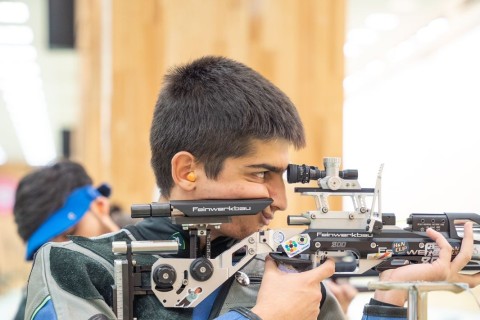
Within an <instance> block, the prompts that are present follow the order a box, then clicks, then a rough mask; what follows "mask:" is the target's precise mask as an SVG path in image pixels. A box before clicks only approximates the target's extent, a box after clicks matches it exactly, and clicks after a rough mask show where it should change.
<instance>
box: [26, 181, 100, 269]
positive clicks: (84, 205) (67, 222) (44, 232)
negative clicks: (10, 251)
mask: <svg viewBox="0 0 480 320" xmlns="http://www.w3.org/2000/svg"><path fill="white" fill-rule="evenodd" d="M99 196H101V194H100V192H99V191H98V190H97V189H95V188H94V187H92V186H85V187H81V188H77V189H75V190H73V192H72V193H71V194H70V195H69V196H68V198H67V200H66V201H65V205H64V206H63V207H61V208H60V209H58V210H57V211H55V212H54V213H53V214H52V215H51V216H50V217H49V218H48V219H47V220H45V222H44V223H43V224H42V225H41V226H40V227H39V228H38V229H37V230H36V231H35V232H34V233H33V234H32V235H31V236H30V238H29V239H28V241H27V256H26V259H27V260H32V259H33V255H34V254H35V252H36V251H37V250H38V248H40V247H41V246H42V245H43V244H45V243H46V242H48V241H49V240H50V239H52V238H55V237H56V236H58V235H60V234H62V233H64V232H65V231H67V230H68V229H70V228H71V227H73V226H74V225H76V224H77V223H78V222H80V220H81V219H82V218H83V216H84V215H85V213H86V212H87V211H88V209H89V208H90V204H91V203H92V201H93V200H95V199H96V198H98V197H99Z"/></svg>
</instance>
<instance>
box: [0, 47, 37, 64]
mask: <svg viewBox="0 0 480 320" xmlns="http://www.w3.org/2000/svg"><path fill="white" fill-rule="evenodd" d="M36 58H37V50H36V49H35V47H34V46H32V45H20V46H19V45H0V63H1V61H4V62H5V61H35V59H36Z"/></svg>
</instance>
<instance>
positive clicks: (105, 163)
mask: <svg viewBox="0 0 480 320" xmlns="http://www.w3.org/2000/svg"><path fill="white" fill-rule="evenodd" d="M479 23H480V6H479V1H478V0H422V1H415V0H385V1H376V0H302V1H295V0H205V1H194V0H188V1H187V0H175V1H173V0H170V1H169V0H164V1H162V0H144V1H142V2H141V3H139V2H138V1H114V0H101V1H98V0H77V1H74V0H0V92H1V97H0V132H1V134H0V294H5V295H4V296H6V297H8V294H9V293H10V292H11V291H12V290H18V288H20V287H21V286H22V285H23V284H24V283H25V281H26V279H27V277H28V272H29V270H30V265H29V264H27V263H25V262H24V261H23V256H24V246H23V243H22V242H21V240H20V238H19V237H18V236H17V235H16V227H15V224H14V222H13V216H12V214H11V206H12V199H13V195H14V190H15V186H16V183H17V181H18V179H19V178H20V177H21V176H23V175H24V174H25V173H27V172H29V171H30V170H32V169H34V168H36V167H37V166H40V165H44V164H47V163H48V162H50V161H52V160H54V159H58V158H61V157H69V158H71V159H73V160H77V161H79V162H81V163H83V164H84V165H85V166H86V168H87V170H88V172H89V173H90V175H91V176H92V177H93V179H94V181H95V183H97V184H98V183H101V182H103V181H107V182H109V183H111V184H112V186H113V194H112V200H113V202H114V203H116V204H118V205H120V206H122V208H123V209H124V211H125V212H126V213H127V214H128V212H129V206H130V204H132V203H139V202H150V201H154V200H156V199H157V198H158V194H157V192H156V188H155V185H154V178H153V175H152V173H151V169H150V163H149V159H150V151H149V147H148V131H149V127H150V121H151V115H152V111H153V107H154V103H155V100H156V96H157V94H158V92H159V90H160V88H161V84H162V76H163V74H164V73H165V71H166V70H168V68H170V67H172V66H174V65H176V64H178V63H184V62H188V61H190V60H192V59H195V58H197V57H199V56H202V55H207V54H215V55H224V56H228V57H231V58H234V59H237V60H239V61H241V62H244V63H246V64H247V65H249V66H251V67H252V68H254V69H256V70H258V71H259V72H260V73H262V74H263V75H264V76H266V77H267V78H268V79H270V80H271V81H272V82H273V83H275V84H276V85H277V86H279V87H280V88H281V89H282V90H283V91H285V92H286V93H287V95H288V96H289V97H290V98H291V99H292V101H293V102H294V103H295V104H296V105H297V107H298V109H299V111H300V115H301V117H302V119H303V121H304V123H305V127H306V131H307V146H308V147H307V148H306V149H305V150H301V151H298V152H294V153H292V162H293V163H298V164H303V163H306V164H309V165H317V166H320V167H321V166H322V158H323V157H325V156H343V162H344V165H343V167H344V168H346V169H359V171H360V182H361V184H362V186H364V187H370V186H373V184H374V182H375V175H376V172H377V170H378V167H379V165H380V163H385V169H384V179H383V207H384V211H386V212H395V213H397V215H398V220H399V221H400V222H399V223H402V222H403V221H404V220H405V218H406V216H407V215H408V214H409V213H411V212H443V211H468V212H477V213H480V203H479V201H478V196H477V193H478V191H479V188H478V186H477V181H479V180H480V171H479V170H476V165H477V164H478V163H479V161H480V151H479V150H480V141H479V140H478V139H479V137H480V132H479V130H480V129H479V128H480V127H479V126H478V125H477V120H476V119H478V114H479V111H478V110H479V107H480V105H479V104H480V97H479V95H478V89H477V88H476V84H477V83H479V80H480V79H478V78H479V75H480V62H479V61H478V58H477V57H478V56H479V55H480V47H479V44H480V29H479ZM293 187H294V186H287V188H288V192H289V193H288V197H289V209H288V211H286V212H285V213H280V214H278V215H277V218H276V219H275V221H274V222H273V226H283V225H284V224H285V217H286V214H293V213H299V212H302V211H305V210H310V209H312V208H313V207H314V203H313V201H312V200H311V199H308V198H305V197H300V196H299V195H296V194H294V193H293ZM341 205H342V204H341V203H339V202H336V203H334V207H336V208H338V207H340V206H341ZM343 205H344V207H345V206H347V205H348V204H347V203H345V204H343ZM479 294H480V293H478V291H477V295H479ZM446 297H447V298H445V295H444V296H441V297H435V299H430V301H440V302H439V303H438V304H436V305H435V307H439V306H440V307H442V303H443V307H444V306H445V305H448V304H449V303H446V304H445V301H453V299H454V298H455V297H460V298H458V299H459V300H455V301H456V302H455V303H460V302H461V303H464V304H465V306H464V309H466V310H474V311H472V312H473V313H475V312H476V311H478V309H474V307H473V306H474V304H473V300H472V298H471V297H470V296H467V295H464V296H454V297H452V296H448V295H447V296H446ZM367 298H368V295H367V296H360V297H359V299H357V300H355V301H354V304H353V305H352V311H351V312H352V319H356V318H359V314H360V312H361V308H362V306H363V303H364V299H367ZM12 299H13V298H12ZM362 299H363V300H362ZM445 299H446V300H445ZM455 299H457V298H455ZM2 301H7V302H4V303H3V305H5V304H8V303H9V302H8V301H11V300H8V298H5V299H3V300H2ZM442 301H443V302H442ZM1 305H2V304H1V303H0V309H1ZM462 306H463V305H462ZM468 312H470V311H468ZM0 314H2V313H1V312H0ZM440 314H441V315H440ZM440 314H438V317H437V316H435V318H438V319H440V316H443V318H442V319H448V316H449V311H448V310H443V309H441V311H440ZM453 314H454V316H456V317H457V318H458V315H459V314H458V312H457V311H454V312H453ZM468 317H469V315H465V316H464V317H463V318H462V319H470V318H468ZM454 318H455V317H454ZM457 318H455V319H457ZM452 319H453V318H452Z"/></svg>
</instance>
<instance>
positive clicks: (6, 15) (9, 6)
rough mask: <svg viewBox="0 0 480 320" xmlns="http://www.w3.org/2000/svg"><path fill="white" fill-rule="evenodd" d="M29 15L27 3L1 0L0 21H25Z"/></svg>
mask: <svg viewBox="0 0 480 320" xmlns="http://www.w3.org/2000/svg"><path fill="white" fill-rule="evenodd" d="M29 16H30V13H29V11H28V6H27V5H26V4H25V3H23V2H13V1H0V23H25V22H26V21H27V20H28V18H29Z"/></svg>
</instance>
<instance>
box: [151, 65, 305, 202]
mask: <svg viewBox="0 0 480 320" xmlns="http://www.w3.org/2000/svg"><path fill="white" fill-rule="evenodd" d="M252 139H259V140H265V141H269V140H275V139H285V140H287V141H289V142H291V143H292V144H293V145H294V146H295V147H296V148H301V147H303V146H304V145H305V133H304V130H303V125H302V122H301V120H300V117H299V115H298V113H297V110H296V108H295V106H294V105H293V103H292V102H291V101H290V99H289V98H288V97H287V96H286V95H285V94H284V93H283V92H282V91H281V90H280V89H278V88H277V87H276V86H275V85H273V84H272V83H271V82H270V81H268V80H267V79H265V78H264V77H263V76H261V75H260V74H259V73H258V72H256V71H254V70H252V69H250V68H249V67H247V66H245V65H244V64H242V63H239V62H237V61H233V60H230V59H227V58H224V57H213V56H207V57H203V58H200V59H198V60H195V61H193V62H191V63H189V64H186V65H183V66H179V67H176V68H174V69H172V70H171V71H170V72H169V73H168V74H167V75H166V76H165V80H164V86H163V88H162V90H161V92H160V95H159V97H158V100H157V103H156V105H155V111H154V116H153V121H152V126H151V131H150V147H151V152H152V159H151V164H152V167H153V171H154V173H155V177H156V182H157V185H158V186H159V188H160V192H161V194H162V195H163V196H165V197H169V196H170V190H171V188H172V187H173V180H172V175H171V159H172V158H173V156H174V155H175V154H176V153H177V152H179V151H188V152H190V153H191V154H193V155H194V156H195V157H196V160H197V161H198V162H199V163H202V164H204V165H205V170H206V174H207V176H208V177H209V178H212V179H215V178H217V176H218V174H219V173H220V172H221V170H222V166H223V163H224V161H225V159H226V158H229V157H234V158H236V157H242V156H244V155H246V154H248V152H249V151H250V146H251V141H252Z"/></svg>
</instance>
